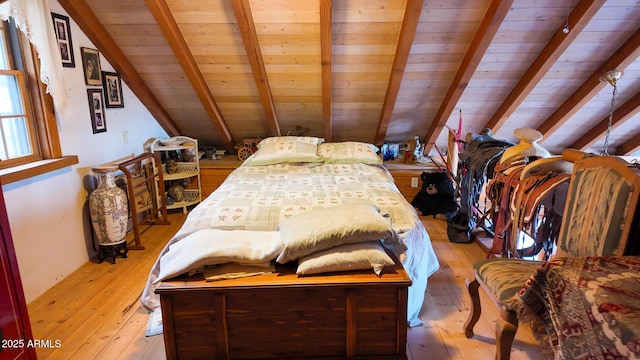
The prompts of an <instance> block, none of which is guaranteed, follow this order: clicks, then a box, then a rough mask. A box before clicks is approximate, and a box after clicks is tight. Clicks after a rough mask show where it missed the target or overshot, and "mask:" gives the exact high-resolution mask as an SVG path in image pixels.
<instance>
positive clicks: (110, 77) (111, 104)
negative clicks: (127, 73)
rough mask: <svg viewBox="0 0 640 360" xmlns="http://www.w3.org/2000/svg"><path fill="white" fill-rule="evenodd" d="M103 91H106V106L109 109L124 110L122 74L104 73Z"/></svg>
mask: <svg viewBox="0 0 640 360" xmlns="http://www.w3.org/2000/svg"><path fill="white" fill-rule="evenodd" d="M102 89H103V90H104V98H105V106H106V107H108V108H123V107H124V101H123V100H122V79H121V78H120V74H118V73H114V72H108V71H103V72H102Z"/></svg>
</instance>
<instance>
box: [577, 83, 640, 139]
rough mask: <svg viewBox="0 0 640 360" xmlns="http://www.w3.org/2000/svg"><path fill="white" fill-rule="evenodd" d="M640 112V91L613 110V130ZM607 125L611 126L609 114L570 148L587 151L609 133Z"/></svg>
mask: <svg viewBox="0 0 640 360" xmlns="http://www.w3.org/2000/svg"><path fill="white" fill-rule="evenodd" d="M639 112H640V92H639V93H636V94H635V95H634V96H633V97H632V98H631V99H629V100H627V102H625V103H624V104H622V105H621V106H620V107H619V108H617V109H615V110H614V112H613V117H612V118H611V130H613V129H615V128H616V127H617V126H619V125H620V124H623V123H624V122H625V121H627V120H629V119H630V118H632V117H633V116H635V115H636V114H637V113H639ZM607 127H609V116H608V115H607V116H606V117H605V118H604V119H602V120H601V121H600V122H599V123H598V124H596V125H595V126H594V127H592V128H591V130H589V131H588V132H587V133H586V134H585V135H583V136H582V137H581V138H579V139H578V140H576V141H575V142H574V143H573V144H571V145H569V147H570V148H573V149H578V150H581V151H586V150H587V149H589V148H590V147H591V146H593V144H595V143H596V142H597V141H598V140H599V139H602V138H603V137H604V136H605V134H606V133H607Z"/></svg>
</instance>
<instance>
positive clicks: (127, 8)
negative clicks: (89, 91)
mask: <svg viewBox="0 0 640 360" xmlns="http://www.w3.org/2000/svg"><path fill="white" fill-rule="evenodd" d="M59 2H60V3H61V4H62V6H63V7H64V8H65V10H66V11H67V12H68V13H69V15H70V16H71V17H72V18H73V19H74V20H75V21H76V22H77V23H78V25H79V26H80V28H81V29H82V30H83V31H84V32H85V33H86V34H87V35H88V37H89V38H90V39H91V41H92V42H93V43H94V44H95V46H96V47H97V48H98V50H100V52H101V53H102V55H103V56H104V57H105V58H106V60H108V61H109V62H110V63H111V64H112V65H113V66H114V68H115V69H116V71H118V72H119V73H120V74H121V75H122V78H123V80H124V81H125V82H126V84H127V85H128V86H129V88H131V90H132V91H133V92H134V93H135V94H136V95H137V96H138V97H139V98H140V99H141V101H142V102H143V103H144V104H145V105H146V106H147V108H148V109H149V110H150V112H151V113H152V114H153V115H154V116H155V117H156V119H157V121H158V122H159V123H160V124H161V125H162V126H163V127H164V128H165V129H166V131H167V132H168V133H169V134H171V135H177V134H185V135H188V136H193V137H196V138H198V139H199V140H200V143H201V144H203V145H209V146H216V147H218V148H225V149H227V150H228V151H230V152H232V153H233V152H235V149H234V147H235V146H236V145H237V144H239V143H240V142H241V141H242V139H243V138H249V137H266V136H275V135H286V134H292V133H296V130H297V129H299V128H302V129H305V130H306V131H307V134H308V135H314V136H322V137H325V138H326V139H327V140H328V141H345V140H353V141H365V142H371V143H375V144H377V145H381V144H382V143H385V142H400V143H403V142H405V141H406V139H408V138H409V137H412V136H419V137H420V138H421V139H422V140H423V141H424V142H426V143H427V150H429V151H434V149H436V148H438V149H446V141H447V133H448V129H457V128H458V121H459V118H460V117H462V132H463V133H469V132H474V133H478V132H480V131H482V130H483V129H484V128H490V129H491V130H492V132H493V134H494V136H495V137H497V138H500V139H506V140H510V141H514V142H516V141H517V139H516V138H515V137H514V135H513V130H515V129H517V128H519V127H530V128H534V129H537V130H539V131H540V132H541V133H542V134H543V136H544V137H543V139H542V140H541V142H540V143H541V144H542V145H543V146H545V147H546V148H547V149H549V150H550V151H551V152H552V153H553V152H555V153H558V152H560V151H561V150H562V149H564V148H567V147H573V148H577V149H580V150H584V151H591V152H594V153H600V152H601V151H602V149H603V147H604V142H605V135H606V133H607V128H608V126H607V125H608V122H609V107H610V105H611V98H612V95H613V86H611V85H608V84H607V83H605V82H603V81H600V80H599V78H600V77H601V75H603V74H604V73H605V72H607V71H609V70H613V69H617V70H621V71H624V75H623V77H622V78H621V79H620V80H619V82H618V86H617V94H616V101H615V111H614V114H613V117H612V121H611V122H612V126H611V128H610V131H609V133H610V135H609V139H608V152H609V153H611V154H620V155H634V156H640V115H639V114H638V113H639V112H640V59H639V55H640V0H428V1H426V0H333V1H332V0H305V1H299V0H146V1H142V0H110V1H103V0H59ZM565 27H568V29H569V31H568V33H566V32H564V31H563V28H565ZM434 145H436V146H434Z"/></svg>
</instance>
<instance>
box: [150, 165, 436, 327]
mask: <svg viewBox="0 0 640 360" xmlns="http://www.w3.org/2000/svg"><path fill="white" fill-rule="evenodd" d="M341 204H374V205H377V206H378V207H379V208H380V210H381V213H382V214H388V215H389V216H390V219H391V225H392V227H393V228H394V230H396V232H397V233H398V235H399V237H400V239H401V241H402V242H403V243H404V244H405V245H406V247H407V250H406V251H405V252H404V253H401V254H397V255H398V257H399V259H401V261H402V263H403V266H404V268H405V270H406V271H407V273H408V274H409V276H410V277H411V280H412V285H411V287H410V288H409V304H408V316H409V320H410V322H411V324H412V325H417V324H419V323H420V321H419V319H418V314H419V312H420V308H421V307H422V303H423V300H424V293H425V290H426V287H427V278H428V277H429V276H430V275H431V274H433V273H434V272H435V271H436V270H437V269H438V267H439V265H438V260H437V258H436V255H435V252H434V250H433V247H432V245H431V242H430V239H429V236H428V235H427V232H426V230H425V228H424V226H423V225H422V222H421V221H420V219H419V217H418V215H417V213H416V211H415V209H414V208H413V207H412V206H411V204H409V203H408V202H407V201H406V199H405V198H404V197H403V196H402V194H400V192H399V191H398V188H397V187H396V185H395V184H394V181H393V178H392V177H391V175H390V174H389V172H388V171H387V170H386V169H384V167H382V166H380V165H367V164H361V163H356V164H293V163H283V164H277V165H269V166H241V167H239V168H238V169H236V170H234V171H233V172H232V173H231V174H230V175H229V177H228V178H227V179H226V180H225V182H224V183H223V184H222V185H221V186H220V187H219V188H218V189H217V190H216V191H215V192H213V193H212V194H211V195H210V196H209V197H208V198H206V199H205V200H204V201H202V203H200V204H199V205H198V206H197V207H195V208H194V209H193V210H191V212H190V213H189V216H188V217H187V220H186V221H185V223H184V225H183V226H182V228H181V229H180V230H179V231H178V232H177V233H176V235H175V236H174V237H173V238H172V239H171V241H170V242H169V244H167V247H165V250H163V253H164V252H165V251H166V249H167V248H168V246H169V245H170V244H171V243H173V242H176V241H179V240H180V239H182V238H184V237H186V236H188V235H190V234H192V233H194V232H196V231H198V230H201V229H211V228H215V229H224V230H260V231H276V230H277V227H278V223H279V222H280V221H281V220H283V219H286V218H288V217H291V216H293V215H296V214H299V213H302V212H305V211H309V210H311V209H314V208H321V207H330V206H337V205H341ZM161 256H162V254H161ZM158 266H159V261H158V262H156V266H155V267H154V269H152V271H151V274H150V279H149V282H148V285H147V289H145V294H143V304H144V305H145V306H147V307H148V308H151V309H154V308H156V307H157V306H159V302H158V301H157V298H156V297H155V294H153V293H152V290H153V287H152V286H150V283H151V282H152V281H153V280H154V279H155V276H157V273H158Z"/></svg>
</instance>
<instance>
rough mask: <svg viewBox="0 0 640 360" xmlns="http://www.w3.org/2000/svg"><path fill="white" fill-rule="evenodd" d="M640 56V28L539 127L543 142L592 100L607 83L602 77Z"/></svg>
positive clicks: (627, 64) (623, 67) (620, 68)
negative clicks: (601, 79)
mask: <svg viewBox="0 0 640 360" xmlns="http://www.w3.org/2000/svg"><path fill="white" fill-rule="evenodd" d="M638 56H640V28H639V29H638V30H636V32H635V33H633V35H631V37H629V39H627V41H625V43H624V44H622V46H620V48H618V50H616V51H615V52H614V53H613V54H612V55H611V56H610V57H609V58H608V59H607V60H606V61H605V62H604V63H602V65H600V67H599V68H598V70H596V71H594V72H593V73H592V74H591V75H590V76H589V78H587V80H585V81H584V82H583V83H582V85H580V86H579V87H578V89H576V91H574V93H573V94H571V95H570V96H569V97H568V98H567V100H565V101H564V103H562V105H560V106H559V107H558V108H557V109H556V110H555V111H554V112H553V114H551V116H549V117H548V118H547V119H546V120H545V121H544V122H543V123H542V124H541V125H540V126H539V127H538V129H537V130H538V131H540V132H541V133H542V140H541V141H540V142H542V141H544V140H545V139H547V138H548V137H549V135H551V134H552V133H554V132H555V131H556V130H558V129H559V128H560V127H561V126H562V125H564V123H566V122H567V121H568V120H569V119H570V118H571V117H572V116H573V115H574V114H575V113H576V112H578V110H580V109H581V108H582V107H583V106H584V105H585V104H586V103H587V102H589V101H590V100H591V98H593V97H594V96H595V95H596V94H597V93H598V92H599V91H600V90H602V88H604V87H605V86H606V85H607V83H606V82H603V81H600V77H601V76H602V75H603V74H604V73H606V72H607V71H610V70H614V69H618V70H623V69H625V68H626V67H627V66H629V64H631V63H632V62H634V61H635V60H636V59H637V58H638Z"/></svg>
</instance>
